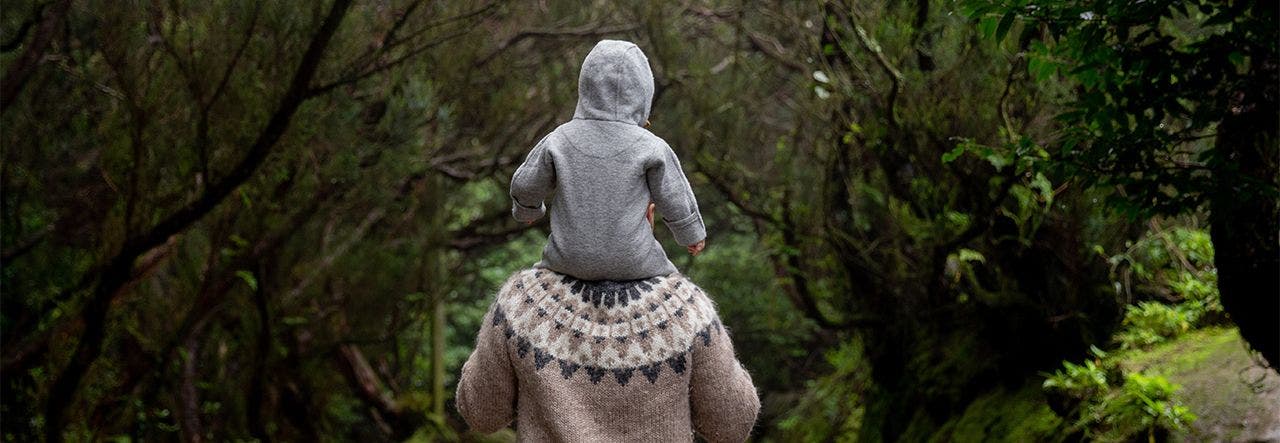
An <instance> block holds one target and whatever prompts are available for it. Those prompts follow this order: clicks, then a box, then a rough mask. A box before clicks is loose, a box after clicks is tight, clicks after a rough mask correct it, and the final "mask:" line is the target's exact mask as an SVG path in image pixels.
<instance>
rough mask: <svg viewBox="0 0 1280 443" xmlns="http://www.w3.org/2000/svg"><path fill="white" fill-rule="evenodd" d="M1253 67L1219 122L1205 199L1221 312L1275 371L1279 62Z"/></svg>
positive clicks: (1279, 310)
mask: <svg viewBox="0 0 1280 443" xmlns="http://www.w3.org/2000/svg"><path fill="white" fill-rule="evenodd" d="M1255 60H1257V65H1258V67H1257V68H1256V69H1255V73H1254V74H1253V75H1254V77H1253V78H1252V79H1250V82H1249V83H1251V84H1252V85H1253V86H1255V87H1254V88H1248V89H1246V90H1242V91H1241V92H1240V93H1239V94H1238V95H1237V96H1238V97H1239V103H1234V104H1233V105H1234V106H1233V109H1234V110H1236V112H1233V113H1232V114H1230V115H1228V116H1227V117H1226V118H1224V119H1223V120H1222V123H1221V124H1219V125H1218V139H1217V143H1216V145H1215V147H1214V149H1217V150H1219V151H1220V153H1221V155H1222V156H1223V157H1224V158H1223V162H1222V163H1223V165H1222V166H1220V167H1219V168H1218V169H1217V170H1215V171H1214V172H1215V176H1217V177H1219V178H1221V179H1223V182H1221V183H1218V185H1217V189H1215V190H1214V192H1213V194H1212V195H1211V197H1210V198H1211V200H1210V216H1209V223H1210V230H1209V234H1210V236H1211V237H1212V239H1213V248H1214V259H1213V260H1214V265H1216V266H1217V267H1218V293H1219V294H1220V296H1221V298H1222V307H1223V308H1224V309H1225V310H1226V311H1227V314H1228V315H1230V316H1231V319H1232V320H1233V321H1235V323H1236V326H1237V327H1239V328H1240V336H1241V337H1243V338H1244V339H1245V341H1247V342H1249V345H1250V346H1252V347H1253V349H1255V350H1257V351H1258V352H1260V353H1261V354H1262V357H1263V358H1265V359H1266V360H1267V362H1268V363H1269V364H1270V365H1271V367H1272V368H1273V369H1275V368H1276V367H1277V365H1280V277H1278V276H1280V238H1278V237H1280V234H1278V232H1280V204H1278V203H1277V195H1276V194H1275V193H1276V190H1277V183H1276V180H1277V174H1278V173H1280V167H1277V166H1278V165H1277V163H1280V158H1277V157H1280V152H1277V151H1280V150H1278V149H1277V143H1280V138H1277V136H1276V135H1277V127H1276V125H1277V122H1276V118H1277V115H1280V106H1277V95H1280V94H1278V93H1277V83H1280V75H1278V74H1277V71H1280V66H1278V65H1280V60H1277V58H1276V56H1275V54H1271V57H1257V58H1255Z"/></svg>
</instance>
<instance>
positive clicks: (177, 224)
mask: <svg viewBox="0 0 1280 443" xmlns="http://www.w3.org/2000/svg"><path fill="white" fill-rule="evenodd" d="M1278 15H1280V8H1278V7H1277V5H1276V4H1275V3H1274V2H1263V1H1251V0H1189V1H1175V0H1147V1H1140V2H1132V1H1127V0H1043V1H1035V0H883V1H853V0H819V1H784V0H753V1H745V0H687V1H678V2H677V1H622V2H611V1H603V0H588V1H566V0H538V1H507V0H478V1H470V2H463V1H449V2H434V1H432V2H429V1H424V0H365V1H352V0H321V1H289V0H283V1H244V0H210V1H189V0H168V1H159V0H153V1H150V2H146V1H125V2H90V1H74V0H3V1H0V45H2V46H0V249H2V253H3V255H2V257H0V363H2V364H3V366H2V367H0V392H2V394H3V401H2V402H0V439H3V441H5V442H10V441H13V442H28V441H46V442H61V441H118V442H125V441H184V442H200V441H514V439H515V436H516V435H515V433H514V431H513V430H510V429H508V430H504V431H501V432H498V433H496V434H490V435H482V434H477V433H475V432H471V431H469V430H468V429H467V426H466V424H465V423H464V422H463V421H462V419H461V418H460V416H459V415H458V412H457V409H456V406H455V399H454V392H455V391H454V390H455V386H456V384H457V379H458V375H459V373H460V370H461V367H462V364H463V362H464V361H465V360H466V359H467V356H468V355H469V354H470V352H471V350H472V349H473V347H474V346H475V340H476V332H477V330H479V327H480V323H481V320H482V318H483V317H484V315H485V312H486V309H487V308H488V306H489V304H490V302H491V301H492V300H493V297H494V294H495V292H496V291H497V290H498V288H499V287H500V286H501V285H502V283H503V282H504V281H506V279H507V278H508V277H509V276H510V275H512V274H513V273H514V272H516V271H519V270H521V269H525V268H528V267H530V266H532V265H533V264H534V263H536V262H537V261H538V259H539V256H540V253H541V251H542V247H543V245H544V243H545V242H546V239H547V235H548V232H549V229H550V226H549V225H548V224H547V222H546V220H545V219H544V220H542V221H541V222H539V223H535V224H532V225H525V224H522V223H519V222H517V221H516V220H514V219H513V218H512V216H511V197H510V196H509V194H508V192H509V186H510V181H511V177H512V174H513V172H514V171H515V169H516V167H517V166H519V165H520V163H521V162H523V161H524V159H525V157H526V155H527V154H528V153H529V151H530V149H531V148H533V146H534V144H535V143H537V142H538V141H539V139H540V138H541V137H542V136H543V135H545V134H546V133H548V132H549V131H551V130H552V129H554V128H555V127H556V126H557V125H559V124H561V123H564V122H565V121H568V120H569V119H571V118H572V117H573V112H574V111H573V110H574V104H575V102H576V100H577V78H578V69H579V67H580V66H581V64H582V61H583V57H584V56H586V54H587V52H588V51H589V50H590V49H591V48H592V46H593V45H594V44H595V43H596V42H597V41H599V40H601V39H606V38H609V39H621V40H628V41H632V42H635V43H636V44H637V45H639V46H640V47H641V48H642V49H643V51H644V52H645V54H647V56H648V59H649V63H650V65H651V68H652V70H653V73H654V78H655V84H656V93H655V97H654V102H653V105H652V114H651V117H650V121H651V126H650V127H649V130H650V131H652V132H653V133H654V134H656V135H658V136H659V137H662V138H663V139H664V140H666V141H667V142H668V143H669V144H670V145H671V147H672V149H674V151H675V152H676V153H677V154H678V155H679V158H680V160H681V163H682V165H683V169H684V172H685V174H686V175H687V176H688V179H689V181H690V182H691V184H692V186H693V189H694V192H695V194H696V195H697V199H698V204H699V206H700V207H701V210H702V213H703V216H704V218H705V221H706V225H707V246H706V250H705V252H703V253H702V254H700V255H697V256H691V255H690V254H689V253H687V252H686V251H685V250H684V248H683V247H680V246H679V245H677V244H676V243H675V242H674V241H673V240H672V236H671V232H669V231H667V230H666V228H664V227H663V226H662V225H661V224H659V225H658V229H656V230H655V235H656V236H657V238H658V240H659V241H660V242H661V243H662V244H663V245H664V247H666V248H667V250H666V252H667V255H668V256H669V257H671V259H672V261H673V262H674V264H675V265H676V267H677V268H678V269H679V270H680V271H681V272H682V273H684V274H685V275H687V276H688V277H689V278H690V279H691V280H692V281H694V282H696V283H697V284H698V285H699V286H700V287H701V288H703V289H704V290H705V291H706V293H707V294H709V296H710V297H711V299H713V300H714V301H715V303H716V305H717V308H718V309H719V311H720V316H721V318H722V319H723V323H724V325H725V326H726V327H727V328H728V329H729V330H730V331H731V334H732V337H733V341H734V346H735V348H736V350H737V355H738V358H739V359H740V360H741V362H742V365H743V367H745V368H746V369H747V371H748V372H749V373H751V375H752V377H753V379H754V382H755V385H756V388H757V390H758V392H759V395H760V399H761V402H762V405H763V406H762V410H761V412H760V417H759V419H758V421H757V423H756V425H755V428H754V430H753V432H752V436H751V438H752V439H753V440H756V441H867V442H878V441H1020V442H1021V441H1116V442H1127V441H1277V440H1280V373H1277V372H1276V371H1277V370H1276V369H1275V368H1276V365H1280V239H1278V238H1277V237H1278V233H1280V138H1277V135H1278V134H1277V132H1278V129H1280V104H1278V103H1280V101H1278V99H1280V20H1278V19H1277V17H1278Z"/></svg>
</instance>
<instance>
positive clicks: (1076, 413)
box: [1043, 347, 1196, 441]
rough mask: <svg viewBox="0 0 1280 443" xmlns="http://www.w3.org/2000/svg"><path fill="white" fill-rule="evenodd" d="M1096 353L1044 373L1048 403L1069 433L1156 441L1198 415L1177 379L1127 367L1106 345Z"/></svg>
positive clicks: (1117, 439) (1115, 439)
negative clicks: (1179, 394)
mask: <svg viewBox="0 0 1280 443" xmlns="http://www.w3.org/2000/svg"><path fill="white" fill-rule="evenodd" d="M1092 353H1093V355H1094V357H1095V358H1094V359H1091V360H1087V361H1085V362H1084V363H1083V364H1075V363H1071V362H1063V363H1062V366H1063V367H1062V368H1061V369H1059V370H1057V371H1055V372H1054V373H1052V374H1045V380H1044V384H1043V387H1044V390H1045V394H1046V396H1047V397H1048V403H1049V406H1050V408H1052V409H1053V410H1054V412H1056V413H1057V414H1058V415H1059V416H1060V417H1063V418H1064V419H1065V421H1066V423H1068V429H1066V431H1067V432H1068V433H1070V434H1075V435H1078V436H1080V437H1083V438H1085V439H1088V440H1094V441H1130V440H1134V439H1137V438H1138V437H1145V438H1142V439H1144V440H1148V441H1156V440H1163V439H1164V438H1165V437H1167V436H1168V433H1169V432H1170V431H1175V430H1183V429H1185V428H1186V426H1187V425H1188V424H1189V423H1191V422H1192V421H1194V420H1195V418H1196V417H1195V414H1192V413H1191V411H1190V410H1189V409H1188V408H1187V407H1186V406H1184V405H1182V404H1181V403H1180V402H1178V401H1177V399H1176V397H1175V393H1176V392H1177V390H1178V389H1179V388H1180V387H1179V386H1178V385H1176V384H1173V383H1170V382H1169V381H1168V380H1167V379H1165V378H1164V377H1161V376H1158V375H1146V374H1143V373H1140V372H1130V373H1124V372H1122V371H1121V370H1120V368H1119V366H1118V365H1116V364H1115V363H1114V361H1112V360H1111V359H1109V358H1107V355H1106V353H1104V352H1103V351H1102V350H1100V349H1098V348H1096V347H1095V348H1093V349H1092Z"/></svg>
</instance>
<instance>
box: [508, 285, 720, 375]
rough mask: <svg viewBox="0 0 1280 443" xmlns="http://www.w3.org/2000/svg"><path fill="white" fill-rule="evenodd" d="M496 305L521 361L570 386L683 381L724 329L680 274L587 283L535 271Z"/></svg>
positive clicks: (706, 301) (511, 287)
mask: <svg viewBox="0 0 1280 443" xmlns="http://www.w3.org/2000/svg"><path fill="white" fill-rule="evenodd" d="M493 306H494V307H493V309H494V312H493V316H492V320H491V321H492V322H493V326H494V327H502V328H503V329H502V330H503V331H504V333H505V335H506V338H507V340H508V342H510V343H511V344H512V345H513V346H514V350H515V353H516V356H517V357H519V358H521V359H524V358H530V357H531V358H533V363H534V367H535V369H536V370H538V371H541V370H542V369H543V368H545V367H547V366H551V364H552V363H553V362H554V363H555V365H554V369H558V370H559V372H560V375H561V376H563V377H564V378H565V379H566V380H567V379H570V378H572V377H573V376H574V375H576V374H585V375H586V377H587V378H588V380H590V381H591V383H593V384H598V383H600V381H601V380H602V379H604V378H605V376H607V375H608V376H611V377H610V378H612V379H613V380H614V381H616V382H617V383H618V384H620V385H624V386H625V385H626V384H627V383H629V382H630V381H631V379H632V376H633V375H636V373H639V374H642V375H644V378H645V379H646V380H648V381H649V382H650V383H654V382H656V381H657V380H658V377H659V376H660V375H662V374H663V373H665V371H670V373H674V374H677V375H680V374H684V372H685V370H686V366H687V365H688V359H689V352H690V350H691V349H692V348H693V346H694V345H695V344H697V342H701V343H702V345H703V346H708V345H710V344H711V337H712V334H711V332H712V330H713V329H714V330H716V331H719V329H720V328H721V326H720V322H719V320H718V319H717V317H716V314H715V307H714V306H712V304H711V301H710V300H709V299H708V298H707V297H706V294H704V293H703V292H702V289H701V288H698V287H697V286H696V285H694V284H693V283H692V282H690V281H689V280H688V279H685V278H684V277H683V276H680V275H678V274H673V275H672V276H669V277H653V278H649V279H645V280H632V281H622V282H615V281H585V280H578V279H575V278H573V277H569V276H566V275H563V274H558V273H555V272H550V271H547V270H541V269H530V270H525V271H522V272H520V273H518V274H517V275H516V276H515V277H513V278H512V279H511V280H509V281H508V282H507V284H506V285H505V287H504V288H503V289H502V291H500V292H499V298H498V300H497V302H496V303H494V304H493ZM504 323H505V325H504ZM664 367H665V368H664Z"/></svg>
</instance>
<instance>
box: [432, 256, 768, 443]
mask: <svg viewBox="0 0 1280 443" xmlns="http://www.w3.org/2000/svg"><path fill="white" fill-rule="evenodd" d="M457 405H458V412H460V413H461V414H462V417H463V419H464V420H465V421H466V422H467V424H468V425H469V426H470V427H471V428H472V429H473V430H476V431H478V432H482V433H490V432H494V431H496V430H498V429H501V428H503V427H506V426H508V425H510V424H511V422H512V421H515V429H516V433H517V435H518V436H519V440H520V441H591V442H596V441H655V442H657V441H661V442H668V441H692V440H693V433H694V432H695V431H696V432H697V433H698V434H699V435H700V436H702V437H703V438H705V439H707V440H708V441H712V442H722V441H725V442H740V441H743V440H746V438H747V436H748V435H749V434H750V432H751V427H752V426H753V424H754V423H755V419H756V414H757V413H758V412H759V409H760V400H759V398H758V397H757V396H756V390H755V386H754V385H752V383H751V376H750V375H748V374H747V372H746V371H745V370H744V369H743V368H742V366H741V365H740V364H739V363H738V360H737V359H736V358H735V357H734V352H733V344H732V343H731V342H730V340H729V334H728V331H727V330H726V329H725V327H724V326H723V325H722V324H721V323H720V320H719V316H718V315H717V314H716V310H715V306H714V305H713V303H712V302H711V300H710V299H709V298H708V297H707V295H706V294H705V293H703V291H702V289H700V288H698V287H697V286H695V285H694V284H693V283H692V282H691V281H689V280H688V279H687V278H685V277H684V276H682V275H680V274H670V275H668V276H663V277H653V278H649V279H645V280H633V281H625V282H613V281H585V280H577V279H574V278H573V277H569V276H566V275H563V274H558V273H555V272H552V271H549V270H546V269H530V270H525V271H521V272H518V273H516V275H514V276H512V277H511V278H510V279H509V280H508V281H507V282H506V284H504V285H503V287H502V289H501V290H500V291H499V293H498V295H497V298H496V299H495V300H494V302H493V304H492V306H491V307H490V308H489V312H488V313H487V314H486V315H485V318H484V322H483V323H482V324H481V327H480V332H479V335H478V337H477V339H476V348H475V351H474V352H472V353H471V357H470V358H468V359H467V362H466V363H465V364H464V365H463V367H462V377H461V379H460V380H459V381H458V394H457Z"/></svg>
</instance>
